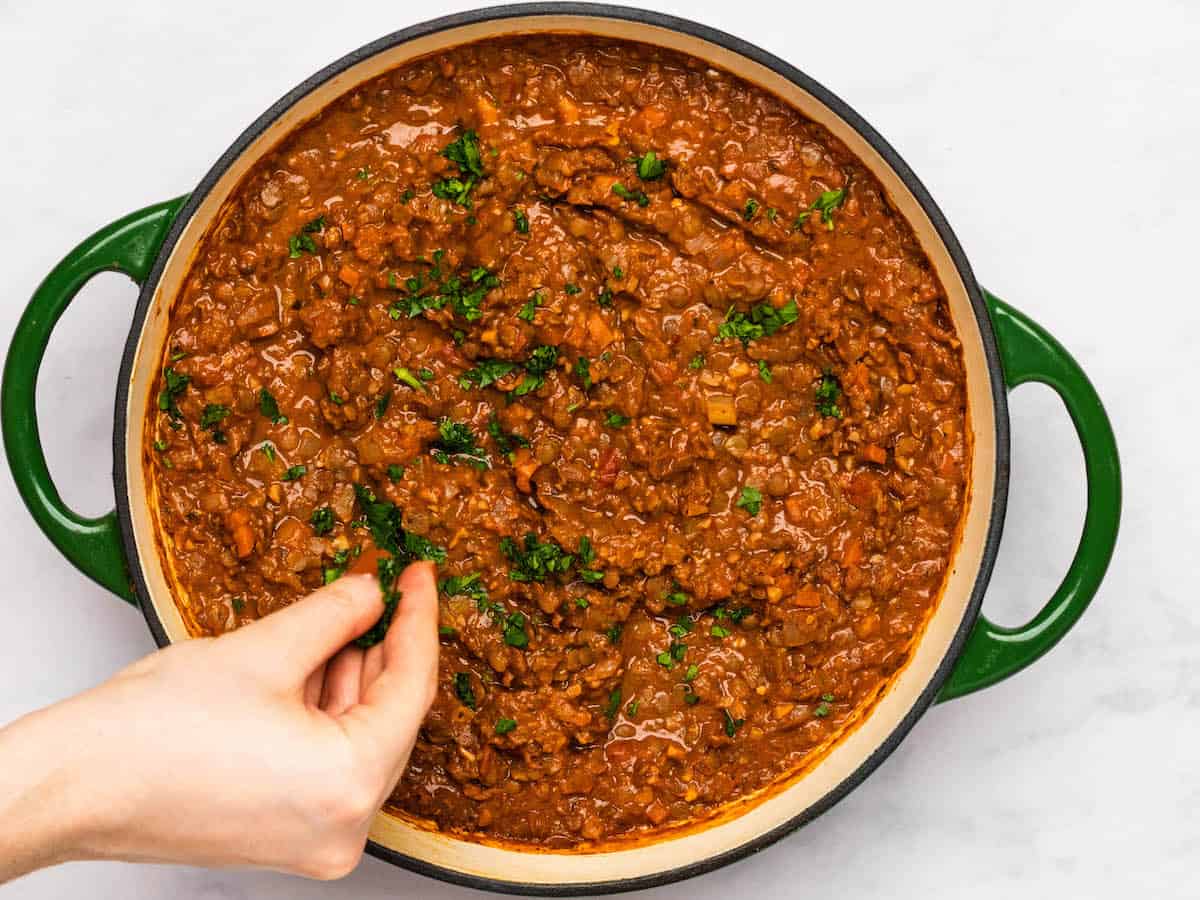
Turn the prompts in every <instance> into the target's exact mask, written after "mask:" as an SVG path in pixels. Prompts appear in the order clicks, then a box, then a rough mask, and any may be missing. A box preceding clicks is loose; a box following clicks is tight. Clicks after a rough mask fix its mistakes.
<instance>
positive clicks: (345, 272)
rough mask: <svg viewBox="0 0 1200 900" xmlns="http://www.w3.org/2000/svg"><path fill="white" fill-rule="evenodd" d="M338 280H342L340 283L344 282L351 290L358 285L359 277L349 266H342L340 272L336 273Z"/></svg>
mask: <svg viewBox="0 0 1200 900" xmlns="http://www.w3.org/2000/svg"><path fill="white" fill-rule="evenodd" d="M338 278H340V279H342V281H344V282H346V284H348V285H350V287H352V288H353V287H356V286H357V285H358V278H359V275H358V271H357V270H356V269H352V268H350V267H349V266H342V268H341V270H340V271H339V272H338Z"/></svg>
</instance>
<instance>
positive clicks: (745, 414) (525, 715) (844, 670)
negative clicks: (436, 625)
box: [147, 35, 970, 847]
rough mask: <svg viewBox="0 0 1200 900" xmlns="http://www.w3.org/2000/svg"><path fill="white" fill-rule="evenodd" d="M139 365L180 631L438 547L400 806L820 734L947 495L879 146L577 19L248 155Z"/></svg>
mask: <svg viewBox="0 0 1200 900" xmlns="http://www.w3.org/2000/svg"><path fill="white" fill-rule="evenodd" d="M156 398H157V404H156V405H155V407H154V408H152V409H151V410H150V411H149V413H148V416H147V453H148V454H149V455H150V456H151V457H152V465H151V466H150V469H149V471H150V473H151V474H150V477H151V478H152V479H153V480H154V482H155V485H154V487H155V490H154V491H152V492H151V496H153V497H155V503H156V504H157V515H158V521H159V523H160V528H161V531H162V535H163V552H164V553H165V554H166V556H167V558H168V559H169V561H170V563H171V567H172V570H173V572H174V575H175V577H176V579H177V581H178V584H179V588H180V591H179V603H180V604H181V606H182V608H183V611H184V613H185V617H186V618H187V619H188V621H189V623H190V627H191V628H192V629H193V630H194V631H195V632H196V633H198V634H219V633H222V632H225V631H228V630H230V629H234V628H237V627H238V626H239V625H241V624H244V623H246V622H249V621H252V620H254V619H255V618H258V617H260V616H264V615H268V614H270V613H271V612H272V611H273V610H276V609H279V608H280V607H282V606H285V605H286V604H288V603H290V602H292V601H293V600H294V599H296V598H298V597H300V596H302V595H304V594H306V593H308V592H310V591H311V590H313V589H315V588H316V587H318V586H320V585H321V584H323V583H327V582H329V581H331V580H333V579H336V578H338V577H339V576H340V575H341V574H342V573H343V572H344V571H346V569H347V568H348V567H350V566H352V565H353V564H354V562H355V559H356V558H357V557H358V555H359V554H360V553H362V552H363V550H364V549H370V545H371V544H374V545H377V546H379V547H381V548H382V549H386V550H390V551H391V552H392V553H394V554H396V556H397V558H398V559H400V560H403V559H407V558H427V559H432V560H434V561H435V562H436V563H437V564H438V567H439V577H440V581H439V587H440V593H441V664H440V675H439V679H440V690H439V694H438V697H437V699H436V701H435V702H434V705H433V708H432V710H431V712H430V713H429V716H428V719H427V721H426V723H425V726H424V728H423V730H422V733H421V735H420V738H419V741H418V744H417V747H416V749H415V750H414V752H413V755H412V759H411V762H410V764H409V767H408V770H407V772H406V774H405V775H404V778H403V780H402V781H401V783H400V785H399V786H398V788H397V790H396V792H395V794H394V796H393V798H392V804H393V806H394V808H395V810H396V811H397V812H398V813H400V814H402V815H406V816H409V817H412V818H414V819H420V820H426V821H431V822H432V823H434V824H435V825H436V826H437V827H439V828H441V829H444V830H447V831H451V832H455V833H460V834H464V835H484V836H487V837H489V838H492V839H500V840H506V841H513V842H527V843H530V844H536V845H538V846H541V847H565V846H575V845H580V844H585V843H588V842H591V843H596V842H602V841H605V840H609V839H614V838H619V837H625V836H639V835H640V836H645V835H646V834H647V833H650V832H656V831H658V830H661V829H665V828H668V827H671V826H676V825H680V824H683V823H687V822H692V821H696V820H698V819H702V818H704V817H706V816H710V815H712V814H713V813H714V812H715V811H717V810H719V809H721V808H723V807H725V806H726V805H728V804H729V803H731V802H732V801H735V800H738V799H741V798H749V797H751V796H752V795H754V794H755V792H760V791H761V790H762V789H764V788H767V787H769V786H771V785H773V784H776V783H779V782H780V781H781V780H782V779H785V778H787V777H789V776H791V775H794V774H795V773H796V772H798V771H800V770H801V769H802V768H803V767H804V766H805V764H806V763H807V762H811V761H812V760H813V759H814V758H816V756H817V755H819V754H820V753H821V752H823V750H824V749H825V748H827V747H828V746H829V745H830V744H831V743H832V742H834V741H836V740H837V738H838V737H839V736H840V735H842V734H843V733H844V732H845V731H846V730H847V729H848V728H849V727H850V725H851V724H852V722H853V721H855V720H856V719H858V718H860V717H861V715H863V714H865V713H866V712H867V711H868V710H869V707H870V705H871V704H872V702H873V700H874V699H875V698H877V696H878V695H879V694H880V692H881V691H882V690H884V689H885V688H886V686H887V684H888V683H889V680H890V679H891V678H892V677H893V676H894V675H895V673H897V672H898V671H899V669H900V668H901V667H902V666H903V665H904V663H905V661H906V660H907V659H908V657H909V655H910V653H911V652H912V649H913V646H914V643H915V641H917V640H918V639H919V636H920V634H921V631H922V628H923V626H924V623H925V622H926V620H927V619H928V618H929V616H930V613H931V611H932V610H933V608H934V607H935V605H936V603H937V599H938V596H939V592H940V590H941V587H942V584H943V580H944V577H945V575H946V573H947V569H948V566H949V563H950V560H951V557H952V554H953V552H954V549H955V542H956V537H957V532H958V525H959V521H960V518H961V516H962V514H963V510H964V506H965V504H966V498H967V491H968V480H969V472H968V466H969V442H970V435H969V431H968V423H967V417H966V394H965V385H964V369H963V363H962V358H961V352H960V346H959V342H958V340H957V338H956V335H955V330H954V327H953V324H952V322H951V319H950V315H949V311H948V304H947V300H946V297H945V294H944V292H943V289H942V287H941V285H940V284H939V282H938V280H937V277H936V275H935V274H934V271H933V269H932V266H931V265H930V263H929V261H928V260H927V258H926V257H925V255H924V253H923V252H922V249H921V247H920V246H919V244H918V242H917V240H916V238H915V237H914V234H913V231H912V229H911V228H910V227H909V225H908V224H907V223H906V222H905V221H904V220H903V219H902V218H901V217H900V216H899V215H898V213H897V212H896V210H895V209H894V208H893V206H892V205H891V204H890V203H889V200H888V197H887V196H885V194H884V191H883V189H882V187H881V186H880V184H879V183H878V182H877V181H876V180H875V179H874V178H873V177H872V175H871V174H870V172H869V171H868V170H867V168H866V167H865V166H864V165H863V164H862V163H861V162H860V161H858V160H857V159H855V158H854V157H853V156H852V155H851V154H850V153H849V152H848V151H847V150H846V148H845V147H844V146H842V145H841V144H840V143H839V142H838V141H837V140H836V139H834V138H833V137H832V136H831V135H830V134H829V133H828V132H827V131H826V130H825V129H824V128H822V127H821V126H819V125H817V124H815V123H813V122H811V121H809V120H807V119H805V118H804V117H803V116H802V115H800V114H799V113H798V112H796V111H795V110H793V109H792V108H790V107H788V106H787V105H786V104H784V103H783V102H781V101H780V100H779V99H778V98H776V97H775V96H773V95H771V94H769V93H767V92H766V91H764V90H762V89H759V88H756V87H754V86H752V85H750V84H748V83H746V82H744V81H742V80H739V79H738V78H736V77H733V76H731V75H729V74H727V73H725V72H722V71H718V70H716V69H714V68H712V67H711V66H710V65H708V64H707V63H705V62H703V61H701V60H698V59H693V58H689V57H686V56H683V55H679V54H676V53H674V52H669V51H665V50H662V49H658V48H653V47H649V46H644V45H639V44H631V43H620V42H613V41H608V40H599V39H594V38H589V37H585V36H579V35H562V36H552V37H546V36H542V37H525V38H519V39H505V40H500V41H490V42H483V43H478V44H473V45H468V46H463V47H459V48H456V49H453V50H451V51H448V52H444V53H441V54H438V55H436V56H432V57H429V58H425V59H421V60H419V61H416V62H413V63H410V64H407V65H405V66H403V67H401V68H399V69H397V70H395V71H392V72H390V73H388V74H386V75H383V76H381V77H378V78H376V79H374V80H373V81H370V82H368V83H366V84H363V85H361V86H359V87H357V88H355V89H353V90H351V91H350V92H349V93H347V94H345V95H344V96H343V97H341V98H340V99H338V100H337V101H336V102H334V103H333V104H331V105H330V106H329V107H328V108H326V109H325V110H324V111H323V112H321V114H320V115H318V116H317V117H316V118H314V119H312V120H311V121H309V122H307V123H306V124H304V125H302V126H301V127H299V128H298V129H297V130H296V131H294V132H293V133H292V134H291V135H289V136H288V137H287V138H286V139H285V140H284V141H283V142H282V143H281V144H280V145H279V146H278V147H277V148H276V149H274V150H273V151H271V152H270V153H268V154H267V155H266V156H265V157H264V158H263V159H262V160H261V161H260V162H259V163H258V164H257V165H256V166H255V167H254V169H253V170H252V171H251V172H250V174H248V175H247V177H246V178H245V179H244V180H243V182H242V183H241V185H240V186H239V188H238V189H237V190H236V192H235V193H234V195H233V196H232V198H231V199H230V200H229V202H228V203H227V204H226V206H225V208H224V210H223V212H222V214H221V216H220V218H219V219H218V221H217V222H216V224H214V226H213V227H212V229H211V231H210V232H209V234H208V235H207V236H206V237H205V239H204V240H203V242H202V244H201V245H200V247H199V250H198V252H197V255H196V257H195V259H194V262H193V263H192V266H191V270H190V273H189V275H188V277H187V279H186V282H185V284H184V286H183V288H182V290H181V292H180V294H179V296H178V297H177V298H175V300H174V303H173V306H172V310H171V321H170V331H169V340H168V345H167V346H166V348H165V349H164V355H163V363H162V375H161V383H160V384H159V385H158V389H157V391H156ZM393 599H394V598H393ZM399 602H401V603H402V602H403V599H402V598H401V599H400V601H399ZM381 608H383V607H381ZM385 625H386V619H385V620H384V621H381V624H380V627H379V628H377V629H375V630H374V632H373V633H369V634H368V635H366V636H364V642H366V643H369V642H370V641H372V640H376V639H377V638H378V636H379V634H380V633H381V632H382V629H383V627H384V626H385Z"/></svg>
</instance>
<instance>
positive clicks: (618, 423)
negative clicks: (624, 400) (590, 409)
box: [604, 410, 629, 428]
mask: <svg viewBox="0 0 1200 900" xmlns="http://www.w3.org/2000/svg"><path fill="white" fill-rule="evenodd" d="M604 424H605V425H607V426H608V427H609V428H624V427H625V426H626V425H628V424H629V416H623V415H621V414H620V413H619V412H613V411H612V410H609V411H608V414H607V415H606V416H605V417H604Z"/></svg>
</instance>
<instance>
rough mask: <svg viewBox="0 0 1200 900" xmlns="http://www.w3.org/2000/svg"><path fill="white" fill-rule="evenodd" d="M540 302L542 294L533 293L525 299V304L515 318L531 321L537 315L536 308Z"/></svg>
mask: <svg viewBox="0 0 1200 900" xmlns="http://www.w3.org/2000/svg"><path fill="white" fill-rule="evenodd" d="M541 303H542V295H541V294H540V293H534V295H533V296H532V297H530V298H529V299H528V300H526V301H525V304H524V305H523V306H522V307H521V309H520V311H519V312H518V313H517V318H518V319H522V320H524V321H526V322H532V321H533V319H534V317H535V316H536V315H537V309H538V307H539V306H540V305H541Z"/></svg>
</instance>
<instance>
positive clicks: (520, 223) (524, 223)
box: [513, 206, 529, 234]
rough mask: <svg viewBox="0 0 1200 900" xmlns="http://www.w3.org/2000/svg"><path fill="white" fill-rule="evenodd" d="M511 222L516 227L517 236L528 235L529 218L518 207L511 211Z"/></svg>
mask: <svg viewBox="0 0 1200 900" xmlns="http://www.w3.org/2000/svg"><path fill="white" fill-rule="evenodd" d="M513 222H514V223H516V226H517V234H529V216H527V215H525V210H523V209H521V208H520V207H519V206H518V207H516V208H514V209H513Z"/></svg>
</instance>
